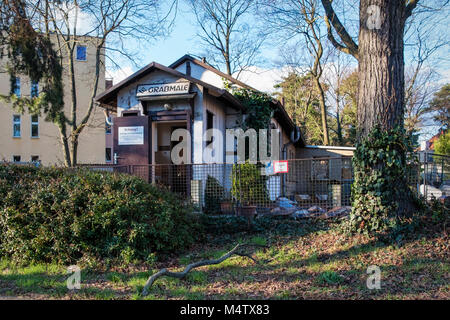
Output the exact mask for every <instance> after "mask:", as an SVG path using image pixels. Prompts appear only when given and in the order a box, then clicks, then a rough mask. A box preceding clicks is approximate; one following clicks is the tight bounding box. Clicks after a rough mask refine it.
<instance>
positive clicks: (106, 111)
mask: <svg viewBox="0 0 450 320" xmlns="http://www.w3.org/2000/svg"><path fill="white" fill-rule="evenodd" d="M103 114H104V115H105V121H106V123H107V124H108V126H112V125H113V121H112V119H111V118H110V117H109V111H108V110H106V109H103Z"/></svg>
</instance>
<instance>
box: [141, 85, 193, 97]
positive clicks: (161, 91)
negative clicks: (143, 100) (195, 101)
mask: <svg viewBox="0 0 450 320" xmlns="http://www.w3.org/2000/svg"><path fill="white" fill-rule="evenodd" d="M189 85H190V82H188V81H183V82H173V83H160V84H142V85H138V87H137V92H136V97H150V96H163V95H172V94H187V93H189Z"/></svg>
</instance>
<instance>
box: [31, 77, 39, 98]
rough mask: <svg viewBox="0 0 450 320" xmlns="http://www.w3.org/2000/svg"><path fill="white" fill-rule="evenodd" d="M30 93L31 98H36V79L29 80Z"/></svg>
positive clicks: (37, 87) (37, 92) (37, 86)
mask: <svg viewBox="0 0 450 320" xmlns="http://www.w3.org/2000/svg"><path fill="white" fill-rule="evenodd" d="M30 95H31V97H32V98H36V97H37V96H39V83H38V82H36V81H32V82H31V92H30Z"/></svg>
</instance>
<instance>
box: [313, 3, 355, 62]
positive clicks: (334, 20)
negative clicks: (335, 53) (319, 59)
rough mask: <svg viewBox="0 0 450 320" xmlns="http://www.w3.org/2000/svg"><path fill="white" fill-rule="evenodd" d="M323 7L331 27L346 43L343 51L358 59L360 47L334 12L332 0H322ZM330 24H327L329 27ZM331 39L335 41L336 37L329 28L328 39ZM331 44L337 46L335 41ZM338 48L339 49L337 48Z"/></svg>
mask: <svg viewBox="0 0 450 320" xmlns="http://www.w3.org/2000/svg"><path fill="white" fill-rule="evenodd" d="M322 5H323V8H324V9H325V14H326V18H327V19H329V22H331V25H332V26H333V28H334V30H335V31H336V33H337V34H338V35H339V37H340V38H341V40H342V42H344V45H345V46H346V47H343V46H342V45H341V47H342V48H341V49H344V48H346V49H345V50H348V52H346V53H349V54H351V55H352V56H353V57H355V58H356V59H358V45H357V44H356V43H355V42H354V41H353V39H352V37H350V35H349V34H348V32H347V30H346V29H345V27H344V26H343V25H342V23H341V21H340V20H339V18H338V17H337V16H336V13H335V12H334V9H333V7H332V6H331V0H322ZM329 22H328V23H327V27H328V24H329ZM330 38H332V39H334V36H333V34H332V32H331V28H328V39H330ZM330 41H331V39H330ZM331 43H332V44H333V46H335V43H336V44H337V41H335V43H333V41H331ZM335 47H336V46H335ZM336 48H337V49H339V47H336ZM341 49H339V50H341ZM341 51H342V52H345V51H343V50H341Z"/></svg>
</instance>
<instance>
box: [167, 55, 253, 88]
mask: <svg viewBox="0 0 450 320" xmlns="http://www.w3.org/2000/svg"><path fill="white" fill-rule="evenodd" d="M186 61H191V62H193V63H195V64H197V65H199V66H201V67H203V68H205V69H207V70H209V71H212V72H214V73H215V74H217V75H219V76H221V77H222V78H225V79H227V80H228V81H230V82H232V83H234V84H237V85H238V86H241V87H242V88H245V89H248V90H254V91H258V92H259V90H257V89H255V88H253V87H250V86H249V85H248V84H245V83H243V82H242V81H239V80H238V79H235V78H233V77H232V76H230V75H229V74H226V73H223V72H222V71H220V70H217V69H216V68H214V67H213V66H212V65H210V64H208V63H206V62H203V61H201V60H198V59H195V58H194V57H193V56H191V55H188V54H185V55H184V56H182V57H181V58H180V59H178V60H177V61H175V62H174V63H172V64H171V65H170V66H169V68H172V69H175V68H177V67H178V66H180V65H181V64H183V63H184V62H186Z"/></svg>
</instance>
